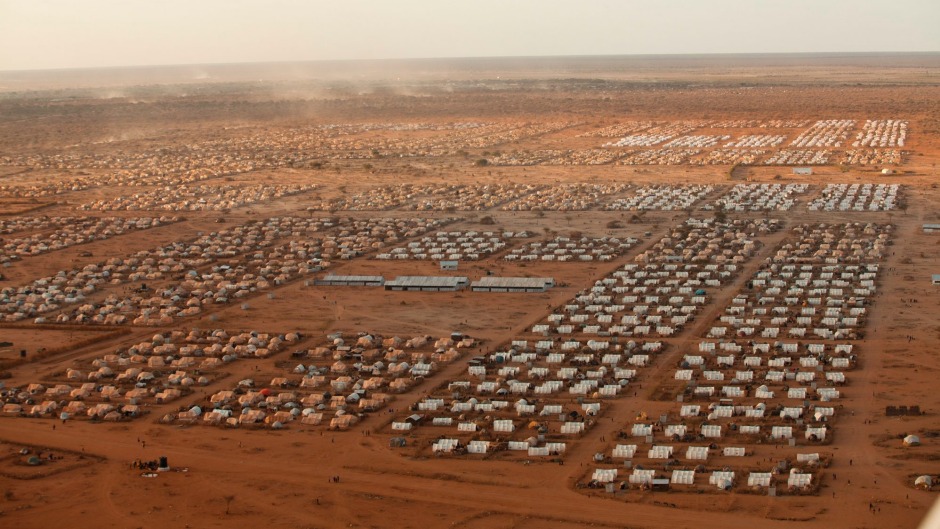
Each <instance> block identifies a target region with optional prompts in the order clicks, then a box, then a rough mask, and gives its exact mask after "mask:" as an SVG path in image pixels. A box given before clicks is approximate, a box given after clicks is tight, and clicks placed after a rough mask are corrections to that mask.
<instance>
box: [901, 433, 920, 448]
mask: <svg viewBox="0 0 940 529" xmlns="http://www.w3.org/2000/svg"><path fill="white" fill-rule="evenodd" d="M904 446H920V437H917V436H916V435H908V436H907V437H905V438H904Z"/></svg>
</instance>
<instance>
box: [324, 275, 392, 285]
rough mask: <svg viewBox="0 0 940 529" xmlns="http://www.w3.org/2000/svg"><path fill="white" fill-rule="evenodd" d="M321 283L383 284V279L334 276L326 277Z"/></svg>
mask: <svg viewBox="0 0 940 529" xmlns="http://www.w3.org/2000/svg"><path fill="white" fill-rule="evenodd" d="M321 281H332V282H347V283H352V282H357V283H358V282H369V283H375V282H384V281H385V278H384V277H382V276H336V275H332V274H330V275H327V276H325V277H324V278H323V279H322V280H321Z"/></svg>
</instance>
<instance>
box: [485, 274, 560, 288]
mask: <svg viewBox="0 0 940 529" xmlns="http://www.w3.org/2000/svg"><path fill="white" fill-rule="evenodd" d="M554 284H555V280H554V279H552V278H550V277H493V276H487V277H482V278H480V280H479V281H474V282H473V283H472V284H471V285H470V286H471V287H472V288H547V287H549V286H552V285H554Z"/></svg>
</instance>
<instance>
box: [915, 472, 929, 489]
mask: <svg viewBox="0 0 940 529" xmlns="http://www.w3.org/2000/svg"><path fill="white" fill-rule="evenodd" d="M914 486H915V487H917V488H922V489H929V488H930V487H932V486H933V476H928V475H926V474H925V475H923V476H917V478H915V479H914Z"/></svg>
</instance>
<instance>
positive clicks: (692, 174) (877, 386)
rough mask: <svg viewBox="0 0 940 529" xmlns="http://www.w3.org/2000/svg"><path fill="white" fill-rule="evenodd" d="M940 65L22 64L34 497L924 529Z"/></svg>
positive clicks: (19, 314)
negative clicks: (162, 461) (487, 286)
mask: <svg viewBox="0 0 940 529" xmlns="http://www.w3.org/2000/svg"><path fill="white" fill-rule="evenodd" d="M938 74H940V56H937V55H936V54H906V55H904V54H901V55H890V54H885V55H819V56H817V55H794V56H727V57H642V58H629V57H625V58H617V57H611V58H593V57H583V58H564V59H538V58H533V59H478V60H477V59H466V60H454V61H444V60H440V61H437V60H435V61H404V62H388V63H381V62H377V63H371V62H364V63H335V64H297V65H286V64H278V65H232V66H205V67H195V66H194V67H166V68H151V69H128V70H100V71H62V72H42V73H40V72H4V73H0V246H2V250H0V266H2V268H0V273H2V277H3V279H2V282H0V287H2V292H0V342H3V346H2V347H0V370H2V376H3V378H2V379H0V382H2V384H3V386H2V387H0V400H2V403H0V404H2V406H3V407H2V411H0V491H2V494H3V495H2V497H0V525H3V526H9V527H14V526H15V527H22V528H30V527H49V526H51V525H54V524H57V523H61V522H62V521H63V520H69V521H70V523H71V525H72V526H74V527H76V528H81V527H93V526H94V527H99V526H108V527H183V526H186V527H231V526H236V527H248V526H266V527H292V528H293V527H317V528H319V527H324V528H326V527H390V526H395V527H402V528H407V527H462V528H472V527H487V528H499V527H506V528H509V527H513V528H526V527H561V528H565V527H585V526H595V527H652V528H658V527H663V528H666V527H668V528H673V529H674V528H685V527H689V528H692V527H712V526H723V527H729V528H738V527H741V528H744V527H755V526H759V527H765V528H767V529H773V528H801V527H852V528H856V527H858V528H862V527H866V528H867V527H870V528H886V527H913V526H915V525H916V524H917V523H918V522H919V520H920V519H921V518H922V517H923V516H924V514H925V513H926V511H927V509H928V507H929V506H930V505H931V503H932V502H934V501H935V499H936V492H937V490H938V486H937V485H931V483H936V482H937V479H938V478H940V465H938V461H940V429H938V427H937V413H938V412H940V401H938V397H937V391H936V384H935V382H934V381H935V378H934V377H936V376H937V375H938V372H940V363H938V360H937V358H936V354H935V350H936V346H937V344H938V342H940V323H938V322H937V319H936V314H938V312H940V310H938V309H940V290H938V289H940V287H938V286H937V285H935V284H932V282H931V281H932V278H931V276H932V275H934V274H940V267H938V266H937V262H938V258H940V229H936V230H933V232H931V231H932V230H931V229H929V228H926V227H925V225H928V224H940V212H938V210H937V205H938V204H940V189H938V186H937V180H936V177H937V174H936V163H937V161H938V158H940V114H938V109H940V104H938V103H940V85H938V84H937V82H936V79H937V76H938ZM447 261H456V263H457V264H456V267H457V268H456V270H451V269H445V268H448V267H446V266H444V265H443V262H447ZM331 276H334V277H333V279H332V281H336V280H337V278H336V277H335V276H346V281H347V282H350V283H357V281H358V282H361V281H363V280H364V279H363V278H365V277H370V278H375V277H380V278H381V280H380V281H382V282H384V283H385V284H384V285H379V286H360V285H358V284H349V285H330V284H326V283H328V282H330V281H331V279H329V278H330V277H331ZM410 276H431V277H438V278H440V277H446V278H466V282H467V283H474V282H478V281H480V280H482V279H486V278H497V279H498V278H528V279H529V280H530V281H529V282H524V281H517V282H516V283H515V284H531V279H533V278H549V279H550V280H551V281H550V282H549V283H546V284H545V286H543V287H540V288H529V290H530V291H509V292H487V291H483V290H482V287H479V286H477V287H471V286H464V287H463V288H459V289H456V290H451V289H450V288H449V287H440V286H439V285H441V284H442V282H441V281H429V280H425V287H424V289H423V290H410V291H409V290H399V289H398V287H395V286H394V285H396V284H401V283H396V282H393V280H394V279H395V278H402V277H410ZM404 284H409V283H408V282H407V281H405V282H404ZM410 284H413V283H410ZM432 290H433V291H432ZM914 437H916V438H917V439H916V440H915V439H914ZM160 457H166V458H167V462H168V467H169V469H168V470H160V471H151V469H150V468H147V467H148V465H147V463H149V462H151V461H159V458H160ZM139 463H144V464H143V465H141V464H139ZM925 481H927V483H925Z"/></svg>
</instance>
